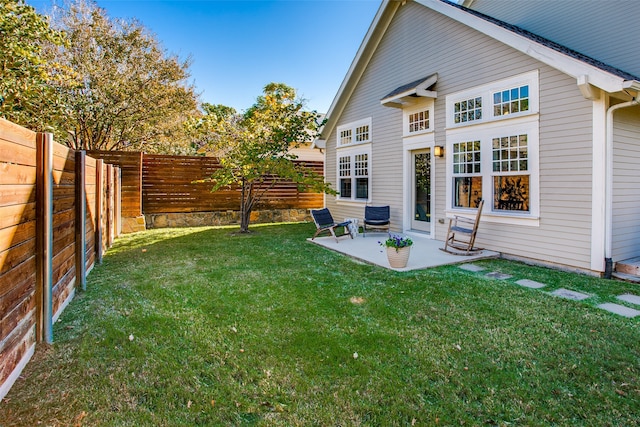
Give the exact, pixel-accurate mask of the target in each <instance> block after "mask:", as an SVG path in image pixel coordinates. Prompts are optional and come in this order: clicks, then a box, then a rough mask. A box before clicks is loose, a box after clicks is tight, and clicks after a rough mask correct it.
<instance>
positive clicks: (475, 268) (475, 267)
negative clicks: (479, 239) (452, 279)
mask: <svg viewBox="0 0 640 427" xmlns="http://www.w3.org/2000/svg"><path fill="white" fill-rule="evenodd" d="M460 268H461V269H463V270H467V271H473V272H474V273H477V272H478V271H482V270H484V269H485V268H484V267H480V266H479V265H474V264H462V265H460Z"/></svg>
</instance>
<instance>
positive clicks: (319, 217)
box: [311, 208, 353, 242]
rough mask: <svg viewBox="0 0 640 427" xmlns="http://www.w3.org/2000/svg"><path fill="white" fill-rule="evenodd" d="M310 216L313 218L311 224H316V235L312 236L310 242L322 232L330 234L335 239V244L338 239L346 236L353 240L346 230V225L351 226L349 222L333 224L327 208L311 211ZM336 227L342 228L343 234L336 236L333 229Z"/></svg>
mask: <svg viewBox="0 0 640 427" xmlns="http://www.w3.org/2000/svg"><path fill="white" fill-rule="evenodd" d="M311 216H312V217H313V222H314V223H315V224H316V234H314V235H313V237H312V238H311V240H313V239H315V238H316V236H317V235H318V234H320V233H322V232H323V231H328V232H329V233H331V235H332V236H333V237H334V238H335V239H336V242H338V237H343V236H345V235H347V234H348V235H349V237H351V238H352V239H353V236H352V235H351V233H350V232H349V230H348V229H347V228H348V225H349V224H351V221H344V222H335V221H334V220H333V217H332V216H331V212H330V211H329V209H328V208H323V209H312V210H311ZM338 227H344V231H343V234H340V235H336V233H335V229H336V228H338Z"/></svg>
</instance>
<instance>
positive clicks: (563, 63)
mask: <svg viewBox="0 0 640 427" xmlns="http://www.w3.org/2000/svg"><path fill="white" fill-rule="evenodd" d="M415 1H416V3H419V4H421V5H423V6H425V7H427V8H429V9H431V10H434V11H436V12H438V13H441V14H443V15H445V16H448V17H449V18H451V19H454V20H455V21H458V22H460V23H462V24H464V25H467V26H469V27H471V28H474V29H475V30H478V31H480V32H481V33H483V34H485V35H487V36H489V37H492V38H494V39H496V40H498V41H500V42H502V43H505V44H506V45H508V46H510V47H512V48H514V49H516V50H518V51H520V52H522V53H524V54H526V55H529V56H531V57H532V58H534V59H537V60H538V61H540V62H542V63H544V64H547V65H549V66H550V67H553V68H555V69H557V70H559V71H562V72H563V73H565V74H567V75H569V76H572V77H574V78H576V79H577V78H578V77H579V76H584V75H587V76H589V83H591V84H592V85H594V86H596V87H599V88H600V89H603V90H604V91H606V92H609V93H615V92H619V91H621V90H622V89H623V86H624V81H625V80H624V79H623V78H621V77H618V76H615V75H613V74H611V73H608V72H606V71H604V70H601V69H599V68H597V67H594V66H592V65H589V64H586V63H584V62H583V61H580V60H578V59H575V58H572V57H570V56H568V55H565V54H563V53H561V52H558V51H556V50H554V49H551V48H549V47H547V46H544V45H541V44H540V43H536V42H534V41H533V40H530V39H528V38H526V37H524V36H521V35H519V34H516V33H514V32H512V31H509V30H507V29H506V28H502V27H500V26H498V25H496V24H493V23H491V22H489V21H486V20H484V19H482V18H479V17H477V16H474V15H472V14H470V13H467V12H465V11H464V10H461V9H458V8H457V7H455V6H451V5H448V4H446V3H444V2H442V1H440V0H415Z"/></svg>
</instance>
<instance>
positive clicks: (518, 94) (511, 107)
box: [493, 85, 529, 116]
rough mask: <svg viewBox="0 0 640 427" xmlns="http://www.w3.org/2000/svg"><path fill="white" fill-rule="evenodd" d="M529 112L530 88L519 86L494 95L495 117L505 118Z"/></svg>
mask: <svg viewBox="0 0 640 427" xmlns="http://www.w3.org/2000/svg"><path fill="white" fill-rule="evenodd" d="M528 110H529V86H528V85H525V86H519V87H514V88H512V89H508V90H503V91H500V92H495V93H494V94H493V115H494V116H504V115H507V114H513V113H519V112H521V111H528Z"/></svg>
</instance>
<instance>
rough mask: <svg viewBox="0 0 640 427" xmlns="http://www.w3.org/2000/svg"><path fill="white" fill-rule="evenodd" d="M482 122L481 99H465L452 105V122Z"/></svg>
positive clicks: (478, 97)
mask: <svg viewBox="0 0 640 427" xmlns="http://www.w3.org/2000/svg"><path fill="white" fill-rule="evenodd" d="M476 120H482V97H481V96H477V97H475V98H470V99H465V100H463V101H457V102H454V103H453V122H454V123H456V124H458V123H465V122H473V121H476Z"/></svg>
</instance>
